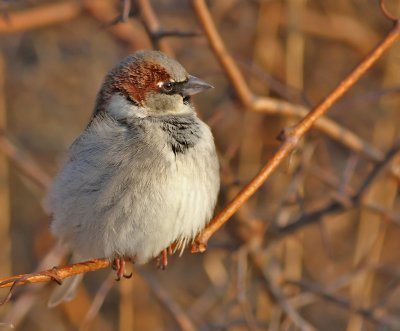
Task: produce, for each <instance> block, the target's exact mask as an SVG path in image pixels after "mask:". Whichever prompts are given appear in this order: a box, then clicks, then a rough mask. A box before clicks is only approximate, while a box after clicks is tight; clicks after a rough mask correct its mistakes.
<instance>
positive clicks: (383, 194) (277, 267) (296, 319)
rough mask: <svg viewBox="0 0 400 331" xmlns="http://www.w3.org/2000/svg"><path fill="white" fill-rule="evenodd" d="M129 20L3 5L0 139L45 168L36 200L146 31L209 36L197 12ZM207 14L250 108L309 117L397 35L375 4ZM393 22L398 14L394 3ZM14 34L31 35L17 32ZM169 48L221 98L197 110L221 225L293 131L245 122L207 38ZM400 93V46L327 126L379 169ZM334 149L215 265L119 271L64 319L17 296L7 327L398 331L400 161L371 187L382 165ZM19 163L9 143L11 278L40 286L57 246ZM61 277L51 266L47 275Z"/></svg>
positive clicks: (280, 176)
mask: <svg viewBox="0 0 400 331" xmlns="http://www.w3.org/2000/svg"><path fill="white" fill-rule="evenodd" d="M132 3H133V9H134V10H133V11H134V14H135V15H134V16H133V17H132V18H130V19H129V20H128V21H127V22H125V23H119V24H117V25H115V26H112V27H111V28H105V27H104V23H105V22H110V20H111V19H112V18H113V17H115V15H117V14H118V13H121V10H122V9H121V3H120V2H117V1H113V0H92V1H88V0H86V1H83V2H82V3H81V2H78V1H73V0H71V1H67V0H64V1H39V0H36V1H23V0H20V1H4V0H3V1H0V8H1V11H2V13H3V17H1V18H0V34H1V35H0V128H1V131H2V132H5V133H6V136H7V137H8V139H9V140H10V141H11V142H12V143H13V144H14V145H15V146H16V147H17V149H18V151H20V153H22V152H26V153H28V155H30V157H31V158H32V159H33V160H34V161H35V162H37V163H38V165H39V166H40V168H39V169H36V168H33V170H32V168H30V169H31V170H32V171H31V173H33V174H34V177H35V176H36V179H38V178H39V179H41V182H42V184H46V183H47V174H48V175H49V176H53V175H54V174H55V172H56V171H57V168H58V166H59V164H60V162H62V158H63V155H64V153H65V151H66V150H67V148H68V146H69V145H70V144H71V142H72V141H73V140H74V138H75V137H76V136H77V135H79V133H80V132H81V131H82V130H83V129H84V128H85V126H86V124H87V122H88V119H89V117H90V115H91V112H92V109H93V105H94V99H95V95H96V92H97V90H98V88H99V86H100V84H101V81H102V78H103V76H104V75H105V73H106V72H107V71H108V70H109V69H110V68H111V67H112V66H113V65H114V64H115V63H116V62H118V61H119V60H120V58H121V57H123V56H125V55H127V54H129V53H130V52H132V51H134V50H136V49H140V48H145V47H147V48H148V47H151V41H150V39H149V37H148V34H147V33H146V29H145V28H144V25H143V23H145V26H147V29H148V30H150V31H155V30H157V29H158V26H157V23H159V24H160V25H161V27H162V28H164V29H165V30H167V31H172V30H174V31H176V30H178V31H190V32H201V31H202V30H201V27H200V26H199V24H198V21H197V18H196V15H195V13H194V11H193V8H192V6H191V1H189V0H185V1H183V0H170V1H167V0H151V1H150V3H151V5H152V7H153V10H154V13H155V14H156V17H151V12H150V16H149V12H148V11H147V10H148V5H149V2H147V1H144V0H140V1H133V2H132ZM65 4H66V7H55V8H58V9H57V10H55V11H54V12H51V13H50V17H51V18H53V19H54V18H57V19H55V20H54V22H50V21H49V22H48V24H45V25H44V24H43V22H45V23H46V20H47V16H45V15H44V14H43V13H41V14H39V15H38V14H36V13H35V12H33V11H34V10H36V9H38V8H39V9H40V8H50V7H51V6H53V5H57V6H64V5H65ZM208 5H209V8H210V11H211V14H212V16H213V19H214V21H215V23H216V25H217V28H218V30H219V32H220V34H221V37H222V39H223V41H224V42H225V44H226V46H227V48H228V50H229V52H230V54H231V55H232V56H233V58H234V60H235V61H236V62H237V63H238V64H239V66H240V68H241V71H242V73H243V75H244V77H245V79H246V81H247V83H248V84H249V86H250V88H251V90H252V91H253V92H254V93H255V94H257V95H264V96H270V97H273V98H279V99H283V100H287V101H288V102H290V103H291V104H296V105H297V104H299V105H303V106H305V107H310V106H312V105H315V104H316V103H318V102H319V101H320V100H321V99H322V98H323V97H324V96H326V95H327V93H328V92H329V91H330V90H331V89H332V88H333V87H334V86H335V85H336V84H337V83H338V82H339V81H340V80H341V79H342V78H343V77H344V76H345V75H346V74H347V73H348V72H349V71H350V70H351V69H352V68H353V67H354V66H355V65H356V64H357V63H358V62H360V60H361V59H362V57H363V56H364V55H365V54H366V53H367V52H368V51H369V50H370V49H372V47H373V46H374V45H375V44H376V43H377V42H378V41H379V40H381V39H382V38H383V37H384V36H385V34H386V33H387V31H388V30H389V29H390V28H391V23H390V21H388V20H387V19H386V18H385V17H384V15H383V14H382V12H381V11H380V8H379V3H378V1H364V0H351V1H349V0H340V1H337V0H325V1H318V0H285V1H283V0H269V1H267V0H264V1H262V0H224V1H209V3H208ZM68 6H69V7H68ZM107 6H109V8H108V7H107ZM387 7H388V8H389V10H390V11H391V12H392V13H396V12H398V13H400V2H399V1H395V0H393V1H387ZM136 9H142V11H140V10H138V11H137V10H136ZM21 12H24V13H28V16H23V17H22V19H21V21H18V17H21V16H18V15H17V16H13V15H15V13H21ZM19 15H21V14H19ZM35 15H36V16H35ZM13 17H14V27H15V25H16V24H17V23H18V24H20V29H21V31H11V30H15V29H14V28H12V27H13ZM15 17H17V18H15ZM33 18H37V22H39V23H36V24H34V23H35V20H34V19H33ZM154 18H155V20H154ZM20 22H22V23H20ZM32 24H34V25H35V26H32ZM42 24H43V25H44V26H40V25H42ZM156 46H157V45H156ZM158 46H161V48H162V49H164V50H167V51H169V52H170V53H173V54H174V55H175V57H176V58H177V59H178V60H179V61H180V62H181V63H182V64H183V65H184V66H185V67H186V68H187V70H188V71H189V72H190V73H192V74H194V75H196V76H199V77H201V78H204V79H206V80H207V81H209V82H210V83H211V84H213V85H214V86H215V87H216V88H215V89H214V90H213V91H211V92H207V93H204V94H202V95H199V96H198V97H196V98H195V103H196V106H197V110H198V112H199V114H200V116H201V117H202V118H203V119H204V120H205V121H207V122H208V123H209V124H210V125H211V126H212V129H213V132H214V135H215V137H216V144H217V147H218V150H219V153H220V159H221V165H222V167H221V173H222V177H223V185H222V190H221V194H220V203H219V206H218V207H217V209H221V207H222V206H224V205H225V204H226V203H227V202H228V201H229V200H230V199H231V198H232V197H233V196H234V195H235V194H236V193H237V192H238V189H239V188H241V187H243V185H244V184H246V183H247V182H248V181H249V180H251V178H252V177H253V176H254V175H255V174H256V173H257V172H258V170H259V169H260V168H261V167H262V166H263V165H264V164H265V162H266V161H267V160H268V159H269V158H270V157H271V155H272V154H273V153H274V151H275V150H276V149H277V148H278V146H279V141H278V140H277V139H276V137H277V135H278V134H279V132H280V131H281V130H282V129H283V128H285V127H288V126H290V125H293V124H294V123H296V121H297V120H298V119H297V118H294V117H290V116H287V115H284V114H283V115H271V114H268V113H266V114H263V113H261V112H251V111H247V110H246V109H245V107H243V105H242V103H241V102H239V100H238V98H237V95H236V93H235V90H234V89H233V88H232V85H231V84H230V82H229V81H228V80H227V78H226V76H225V74H224V72H223V70H222V68H221V66H220V65H219V63H218V61H217V60H216V58H215V56H214V54H213V52H212V51H211V50H210V47H209V45H208V42H207V39H206V38H205V37H204V35H200V36H197V37H191V38H181V37H168V38H163V39H161V41H160V43H159V45H158ZM399 91H400V44H395V45H394V46H393V47H392V48H391V49H390V51H389V52H388V53H387V54H386V55H385V56H384V57H383V58H382V59H381V60H380V61H379V62H378V63H377V64H376V65H375V66H374V67H373V68H372V69H371V70H370V71H369V72H368V73H367V74H366V75H365V76H364V77H363V78H362V79H361V81H360V82H359V83H357V85H356V86H355V87H354V88H353V89H351V90H350V91H349V92H348V93H347V94H346V96H345V98H344V99H343V100H342V101H340V102H339V103H337V104H336V105H335V106H334V107H333V109H332V110H331V111H330V112H329V115H328V116H329V117H330V118H332V119H334V120H335V121H336V122H337V123H339V124H340V125H341V126H343V127H345V128H348V129H350V130H351V131H352V132H353V133H355V134H356V135H358V136H359V137H361V138H362V139H363V140H364V141H365V142H368V143H369V144H371V145H372V146H374V148H375V149H376V150H379V151H380V154H379V153H378V154H379V157H378V158H381V159H384V157H383V155H384V154H386V153H387V152H388V151H389V150H391V149H393V148H394V149H395V150H398V148H399V147H398V144H397V145H396V141H398V140H399V136H400V135H399V131H400V130H399V128H400V111H399V109H400V96H399ZM2 137H3V138H4V135H3V136H2ZM3 138H2V139H3ZM340 139H341V137H340V135H339V136H337V137H336V139H332V137H328V136H327V135H326V134H324V132H323V131H321V130H313V131H312V132H311V133H310V134H309V135H308V136H307V137H306V138H305V139H304V141H303V142H302V144H301V146H300V147H299V148H298V149H297V150H296V151H295V152H294V153H293V154H292V156H291V157H290V161H288V162H286V163H285V164H284V165H283V166H282V167H280V169H279V171H277V172H276V173H275V174H274V175H273V177H272V178H270V179H269V180H268V181H267V182H266V183H265V184H264V185H263V186H262V188H261V189H260V190H258V192H257V193H256V194H255V195H254V197H252V198H251V200H250V201H249V202H248V203H247V204H246V205H245V206H244V207H242V208H241V209H240V211H239V212H238V213H237V214H236V215H235V216H234V217H233V218H232V220H231V221H230V222H229V223H228V224H227V226H225V227H224V228H222V229H221V230H220V231H219V232H218V233H217V234H216V236H215V237H213V238H212V240H211V241H210V243H209V247H208V250H207V251H206V253H205V254H203V255H191V254H189V253H188V252H186V253H185V254H184V256H183V257H182V258H178V257H172V258H171V261H170V264H169V266H168V268H167V270H165V271H160V270H157V269H156V268H155V265H154V264H152V263H150V264H149V265H147V266H145V267H141V268H135V269H134V270H133V272H134V275H133V278H132V279H131V280H123V281H121V282H120V283H114V282H113V278H112V277H110V276H108V274H109V271H99V272H96V273H92V274H88V275H87V276H86V277H85V282H84V286H82V287H81V288H80V290H79V293H78V296H77V298H76V299H75V300H74V301H72V302H70V303H67V304H65V305H62V306H60V307H59V308H57V309H53V310H49V309H48V308H47V305H46V302H47V299H48V296H49V293H50V291H51V287H52V286H54V285H53V284H52V285H46V286H45V287H41V288H39V289H37V288H36V287H37V286H36V285H35V286H33V285H32V286H29V287H26V286H25V287H21V288H20V289H18V291H16V293H15V295H14V297H13V299H12V301H11V302H9V303H7V304H6V305H4V306H2V307H1V308H0V321H4V322H5V323H6V324H5V326H4V329H7V328H9V326H8V324H7V323H12V324H14V326H15V328H16V329H17V330H104V331H107V330H120V331H125V330H179V329H181V330H184V331H189V330H204V331H208V330H210V331H211V330H229V331H241V330H252V331H253V330H270V331H274V330H324V331H325V330H326V331H331V330H332V331H337V330H347V331H361V330H400V316H399V314H400V287H399V285H400V283H399V282H400V267H399V265H400V240H399V238H400V229H399V222H400V203H399V202H400V199H399V172H400V171H399V167H400V159H399V155H397V156H396V155H395V156H394V157H393V158H392V159H391V160H386V161H387V162H383V163H385V164H383V165H382V167H381V168H382V169H381V171H379V173H378V175H377V176H373V177H372V176H371V173H372V171H373V170H374V169H376V164H377V162H376V161H371V159H370V158H368V157H365V153H359V152H356V151H354V150H352V149H350V148H348V147H346V146H345V145H343V144H342V143H341V142H340ZM7 146H8V145H7V143H6V142H5V141H4V139H3V140H1V139H0V147H1V150H2V151H3V152H4V151H6V152H7V151H8V154H9V155H10V154H11V155H13V156H14V162H10V161H9V159H8V158H6V157H5V156H4V155H3V154H1V155H0V206H1V207H0V208H1V209H0V251H1V254H0V275H1V276H4V277H5V276H8V275H12V274H19V273H26V272H31V271H33V270H35V269H36V267H37V266H38V265H39V264H40V263H41V261H42V260H43V259H44V257H45V256H46V255H48V254H49V252H51V251H52V250H53V246H54V239H53V238H52V237H51V235H50V234H49V231H48V222H49V218H48V216H46V215H45V213H44V212H43V210H42V208H41V203H42V200H43V197H44V195H45V189H44V188H43V185H38V183H37V180H36V181H35V180H33V179H32V176H27V175H26V170H25V171H21V167H24V165H25V166H26V165H28V166H29V165H30V166H32V164H31V162H30V159H29V158H27V156H26V155H25V154H23V155H22V156H23V158H21V154H19V158H18V159H17V160H16V162H15V157H16V154H15V151H14V153H13V151H12V150H11V152H10V146H8V147H7ZM396 148H397V149H396ZM389 161H390V162H389ZM378 163H379V162H378ZM381 163H382V162H381ZM386 163H387V164H386ZM396 174H397V176H396ZM369 179H371V182H370V185H369V186H368V188H367V189H366V190H365V191H363V194H362V199H359V200H357V201H355V203H352V202H351V196H352V195H354V194H355V193H357V191H358V189H359V188H360V187H361V186H362V185H363V183H365V182H366V181H367V180H369ZM335 202H338V206H339V207H337V208H336V212H335V213H331V212H323V213H321V215H318V217H315V218H314V219H313V223H312V224H310V225H307V226H301V227H299V228H297V229H295V231H294V232H290V233H289V231H286V230H283V231H282V230H281V231H277V230H276V229H277V227H284V226H285V225H286V224H289V223H291V222H296V221H298V220H302V219H306V218H307V217H308V218H310V216H309V214H310V213H312V212H313V211H316V210H321V209H323V208H324V207H326V206H329V205H330V204H332V203H335ZM284 229H285V228H284ZM286 229H287V228H286ZM50 257H51V256H50ZM57 263H58V262H57V259H56V258H54V257H53V258H51V259H50V261H47V262H46V263H45V264H44V265H42V269H44V268H45V267H51V266H52V265H54V264H57ZM99 289H100V290H99ZM6 294H7V292H5V291H4V296H5V295H6ZM94 298H95V299H94ZM102 300H104V303H103V304H102ZM96 305H97V307H98V308H100V310H99V311H98V312H97V310H96ZM100 306H101V307H100ZM90 311H92V312H93V313H89V314H87V313H88V312H90Z"/></svg>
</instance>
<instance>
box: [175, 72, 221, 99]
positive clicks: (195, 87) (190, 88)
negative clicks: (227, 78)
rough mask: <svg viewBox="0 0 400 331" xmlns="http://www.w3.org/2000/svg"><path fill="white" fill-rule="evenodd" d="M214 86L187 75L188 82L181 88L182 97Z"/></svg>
mask: <svg viewBox="0 0 400 331" xmlns="http://www.w3.org/2000/svg"><path fill="white" fill-rule="evenodd" d="M209 88H214V86H212V85H210V84H208V83H206V82H205V81H204V80H201V79H200V78H197V77H195V76H192V75H189V77H188V80H187V81H186V82H185V83H184V84H183V86H182V95H183V96H184V97H187V96H190V95H194V94H197V93H200V92H202V91H204V90H208V89H209Z"/></svg>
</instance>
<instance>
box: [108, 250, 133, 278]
mask: <svg viewBox="0 0 400 331" xmlns="http://www.w3.org/2000/svg"><path fill="white" fill-rule="evenodd" d="M125 264H126V263H125V259H124V258H123V257H121V256H117V257H116V258H115V259H114V261H113V264H112V268H113V269H114V270H115V271H116V272H117V278H116V279H115V280H116V281H120V280H121V277H124V278H131V277H132V273H130V274H126V273H125Z"/></svg>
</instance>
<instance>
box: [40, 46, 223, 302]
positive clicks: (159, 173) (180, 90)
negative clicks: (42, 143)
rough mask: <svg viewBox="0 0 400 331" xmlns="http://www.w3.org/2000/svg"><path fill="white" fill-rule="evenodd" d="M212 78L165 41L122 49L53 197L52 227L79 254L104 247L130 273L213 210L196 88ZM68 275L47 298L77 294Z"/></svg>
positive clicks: (210, 151) (102, 252)
mask: <svg viewBox="0 0 400 331" xmlns="http://www.w3.org/2000/svg"><path fill="white" fill-rule="evenodd" d="M211 87H212V86H211V85H209V84H208V83H206V82H204V81H203V80H200V79H199V78H196V77H194V76H191V75H188V74H187V72H186V70H185V69H184V68H183V67H182V66H181V65H180V64H179V63H178V62H176V61H175V60H173V59H170V58H168V57H167V56H166V55H165V54H163V53H161V52H158V51H140V52H137V53H135V54H132V55H130V56H128V57H126V58H125V59H123V60H122V61H121V62H120V63H119V64H118V65H117V66H116V67H115V68H113V69H112V70H111V71H110V72H109V73H108V75H107V76H106V78H105V80H104V83H103V85H102V87H101V89H100V92H99V93H98V96H97V101H96V105H95V110H94V113H93V116H92V119H91V121H90V123H89V125H88V126H87V128H86V129H85V130H84V132H83V133H82V134H81V135H80V136H79V137H78V138H77V139H76V141H75V142H74V143H73V144H72V146H71V147H70V150H69V154H68V157H67V160H66V162H65V164H64V166H63V168H62V169H61V171H60V172H59V174H58V175H57V177H56V179H55V181H54V184H53V186H52V188H51V190H50V193H49V195H48V199H47V209H48V211H49V213H51V214H52V216H53V220H52V222H51V226H50V228H51V231H52V233H53V234H54V235H55V236H56V237H58V238H59V239H60V240H61V241H62V242H65V243H66V244H67V245H68V246H69V248H70V249H71V250H72V252H73V261H74V262H78V261H83V260H87V259H93V258H99V257H105V258H109V259H110V260H111V261H114V265H115V268H116V269H117V276H118V278H120V277H121V276H124V263H125V260H124V259H126V258H128V259H131V260H132V261H133V262H135V263H139V264H142V263H146V262H148V261H149V260H151V259H153V258H155V257H157V256H161V264H162V266H165V265H166V264H167V259H166V256H167V249H168V248H171V247H173V249H174V250H182V249H183V248H184V247H185V246H186V245H187V244H188V243H190V242H191V241H192V240H193V239H194V238H195V236H196V235H197V234H198V233H199V232H200V231H201V230H202V229H203V228H204V227H205V225H206V224H207V223H208V222H209V220H210V218H211V217H212V213H213V210H214V207H215V203H216V200H217V195H218V191H219V186H220V180H219V164H218V159H217V155H216V151H215V146H214V139H213V136H212V134H211V131H210V129H209V127H208V126H207V125H206V124H205V123H204V122H202V121H201V120H200V119H199V118H198V117H197V116H196V113H195V110H194V108H193V105H192V104H191V102H190V96H191V95H194V94H196V93H199V92H201V91H204V90H206V89H209V88H211ZM80 278H81V276H75V277H70V278H68V279H66V280H65V281H64V283H63V284H62V285H61V286H60V287H58V288H57V289H56V291H55V292H54V293H53V295H52V297H51V299H50V301H49V306H55V305H57V304H58V303H60V302H61V301H64V300H70V299H72V297H73V295H74V292H75V289H76V287H77V285H78V283H79V280H80Z"/></svg>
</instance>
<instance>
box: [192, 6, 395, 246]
mask: <svg viewBox="0 0 400 331" xmlns="http://www.w3.org/2000/svg"><path fill="white" fill-rule="evenodd" d="M193 6H194V8H195V10H196V13H197V15H198V17H199V20H200V22H201V23H202V26H203V28H204V30H205V32H206V35H207V36H208V39H209V41H210V43H211V46H212V48H213V50H214V52H215V53H216V54H217V56H218V59H219V60H220V62H221V64H222V66H223V67H224V68H225V70H226V72H227V74H228V76H229V77H230V79H231V82H232V84H234V87H235V89H236V91H237V92H238V94H239V96H240V99H241V101H242V103H243V104H244V105H245V106H247V107H251V106H252V102H253V97H252V94H251V92H250V90H249V88H248V87H247V85H246V83H245V82H244V79H243V77H242V75H241V73H240V72H239V70H238V69H237V67H236V65H235V63H234V62H233V60H232V58H231V57H230V56H229V55H228V53H227V52H226V50H225V48H224V45H223V43H222V40H221V39H220V36H219V35H218V33H217V31H216V29H215V26H214V23H213V21H212V18H211V15H210V13H209V12H208V10H207V7H206V5H205V2H204V0H193ZM399 35H400V23H399V21H396V24H395V26H394V28H393V29H392V30H391V31H390V32H389V33H388V34H387V36H386V37H385V38H384V39H383V40H382V41H381V42H380V43H379V44H378V45H377V46H376V47H375V48H374V49H373V51H372V52H371V53H370V54H368V55H367V56H366V57H365V58H364V59H363V60H362V61H361V62H360V63H359V64H358V65H357V66H356V67H355V69H354V70H353V71H352V72H351V73H350V74H349V75H348V76H347V77H346V78H345V79H343V80H342V81H341V82H340V83H339V85H338V86H337V87H336V88H335V89H334V90H333V91H332V92H331V93H330V94H329V95H328V96H327V97H326V98H325V99H324V100H323V101H322V102H321V103H320V104H319V105H317V106H316V107H315V108H314V109H313V110H312V111H311V112H309V113H307V115H306V116H305V117H304V118H303V119H302V120H301V121H300V122H299V123H298V124H297V125H295V126H294V127H292V128H289V129H287V130H285V131H284V132H283V133H282V134H281V138H282V140H283V143H282V145H281V146H280V148H279V149H278V151H277V152H276V153H275V155H274V156H273V157H272V158H271V159H270V161H269V162H267V164H266V165H265V166H264V167H263V168H262V169H261V171H260V172H259V173H258V174H257V175H256V176H255V177H254V178H253V179H252V180H251V181H250V183H248V184H247V185H246V186H245V187H244V188H243V189H242V190H241V191H240V192H239V194H238V195H237V196H236V197H235V198H234V199H233V200H232V201H231V202H230V203H229V204H228V205H227V206H226V207H225V208H224V209H223V210H222V211H221V212H220V213H219V214H218V215H217V216H215V217H214V218H213V219H212V220H211V222H210V223H209V224H208V225H207V227H206V228H205V229H204V230H203V231H202V232H201V233H200V234H199V235H198V236H197V238H196V239H195V241H194V243H193V245H192V252H203V251H205V250H206V247H207V242H208V240H209V239H210V237H211V236H212V235H213V234H214V233H215V232H216V231H218V230H219V228H220V227H221V226H223V225H224V224H225V223H226V222H227V221H228V220H229V219H230V217H231V216H232V215H233V214H234V213H235V212H236V211H237V210H238V209H239V208H240V207H241V206H242V205H243V204H244V203H245V202H246V201H247V200H248V199H249V198H250V197H251V196H252V195H253V194H254V193H255V192H256V191H257V190H258V189H259V188H260V186H261V185H263V183H264V182H265V181H266V180H267V179H268V178H269V177H270V176H271V174H272V173H273V172H274V171H275V170H276V168H277V167H278V166H279V165H280V164H281V163H282V161H283V160H284V159H285V158H286V157H287V156H288V155H289V154H290V153H291V152H292V151H293V150H294V148H295V147H296V146H297V144H298V142H299V141H300V139H301V138H302V137H303V136H304V135H305V133H307V132H308V131H309V130H310V128H311V127H312V125H314V124H315V122H316V121H317V120H318V119H319V118H320V117H321V116H323V115H324V114H325V113H326V112H327V111H328V109H329V108H330V107H331V106H332V105H333V104H334V103H335V102H336V101H337V100H339V99H340V98H341V97H342V96H343V95H344V94H345V93H346V92H347V91H348V90H349V89H350V88H351V87H352V86H353V85H354V84H355V83H356V82H357V81H358V80H359V79H360V78H361V76H362V75H364V74H365V72H366V71H367V70H368V69H369V68H371V66H372V65H373V64H374V63H375V62H376V61H377V60H378V59H379V58H380V57H381V56H382V54H383V52H384V51H386V50H387V49H388V48H389V47H390V46H391V45H392V44H393V43H394V42H395V41H396V40H397V39H398V38H399Z"/></svg>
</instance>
